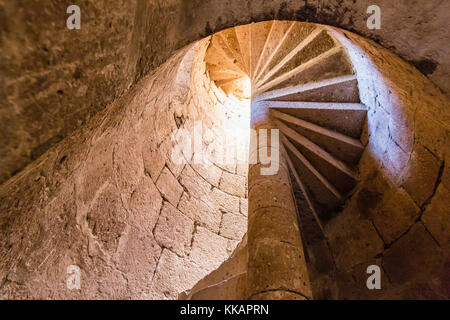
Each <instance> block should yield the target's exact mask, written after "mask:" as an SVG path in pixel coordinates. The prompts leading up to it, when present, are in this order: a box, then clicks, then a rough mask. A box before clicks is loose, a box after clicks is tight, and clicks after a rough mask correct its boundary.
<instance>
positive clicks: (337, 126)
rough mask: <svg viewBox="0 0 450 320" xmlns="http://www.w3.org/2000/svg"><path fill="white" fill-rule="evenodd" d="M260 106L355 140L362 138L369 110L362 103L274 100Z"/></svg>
mask: <svg viewBox="0 0 450 320" xmlns="http://www.w3.org/2000/svg"><path fill="white" fill-rule="evenodd" d="M258 104H265V105H266V107H267V108H271V109H277V110H279V111H281V112H283V113H286V114H290V115H291V116H294V117H296V118H300V119H302V120H305V121H308V122H311V123H314V124H316V125H319V126H321V127H324V128H327V129H329V130H333V131H337V132H340V133H342V134H344V135H346V136H349V137H352V138H355V139H359V138H360V136H361V131H362V129H363V126H364V120H365V118H366V114H367V108H366V107H365V106H364V105H363V104H360V103H339V102H302V101H277V100H274V101H260V102H258Z"/></svg>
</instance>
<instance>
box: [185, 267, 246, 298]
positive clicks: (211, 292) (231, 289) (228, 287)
mask: <svg viewBox="0 0 450 320" xmlns="http://www.w3.org/2000/svg"><path fill="white" fill-rule="evenodd" d="M246 281H247V279H246V275H245V273H244V274H241V275H238V276H235V277H233V278H231V279H228V280H225V281H223V282H220V283H218V284H216V285H213V286H210V287H207V288H205V289H203V290H200V291H198V292H196V293H195V294H194V295H192V297H191V300H245V299H246V298H247V297H246V294H245V284H246Z"/></svg>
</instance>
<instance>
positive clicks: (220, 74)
mask: <svg viewBox="0 0 450 320" xmlns="http://www.w3.org/2000/svg"><path fill="white" fill-rule="evenodd" d="M208 72H209V78H210V79H211V80H212V81H221V80H230V79H238V78H241V77H242V74H238V73H235V72H228V71H224V70H219V71H214V70H211V69H209V71H208Z"/></svg>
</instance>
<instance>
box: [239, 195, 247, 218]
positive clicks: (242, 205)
mask: <svg viewBox="0 0 450 320" xmlns="http://www.w3.org/2000/svg"><path fill="white" fill-rule="evenodd" d="M239 209H240V212H241V213H242V214H243V215H244V216H246V217H247V216H248V199H243V198H241V200H240V205H239Z"/></svg>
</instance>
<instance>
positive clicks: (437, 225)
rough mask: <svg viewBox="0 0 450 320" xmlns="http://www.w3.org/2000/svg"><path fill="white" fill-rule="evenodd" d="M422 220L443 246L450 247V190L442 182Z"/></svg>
mask: <svg viewBox="0 0 450 320" xmlns="http://www.w3.org/2000/svg"><path fill="white" fill-rule="evenodd" d="M422 222H423V223H424V225H425V226H426V228H427V229H428V230H429V231H430V233H431V234H432V235H433V237H434V238H435V239H436V241H438V242H439V244H440V245H441V247H442V248H444V249H447V250H448V248H449V247H450V191H449V190H448V189H447V188H446V187H445V186H444V185H443V184H441V185H440V186H439V188H438V189H437V190H436V194H435V195H434V197H433V199H432V200H431V203H430V204H429V205H428V206H427V208H426V209H425V211H424V213H423V215H422Z"/></svg>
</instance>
